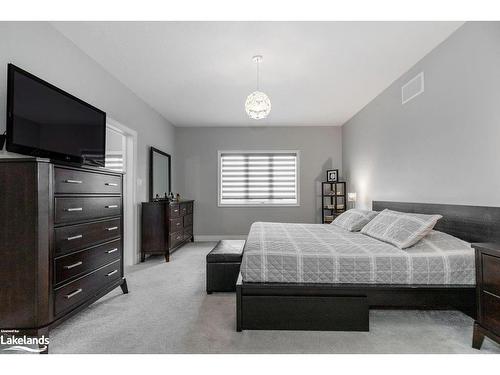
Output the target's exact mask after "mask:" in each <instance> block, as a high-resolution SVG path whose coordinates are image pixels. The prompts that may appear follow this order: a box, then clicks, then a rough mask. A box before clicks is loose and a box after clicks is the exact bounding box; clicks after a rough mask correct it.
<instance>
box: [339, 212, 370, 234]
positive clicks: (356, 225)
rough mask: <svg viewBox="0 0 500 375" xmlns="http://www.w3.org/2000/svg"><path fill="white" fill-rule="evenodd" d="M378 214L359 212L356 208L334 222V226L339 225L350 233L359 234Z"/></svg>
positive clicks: (341, 215)
mask: <svg viewBox="0 0 500 375" xmlns="http://www.w3.org/2000/svg"><path fill="white" fill-rule="evenodd" d="M377 214H378V212H375V211H368V210H358V209H356V208H353V209H350V210H347V211H346V212H344V213H342V214H340V215H339V216H337V217H336V218H335V220H333V221H332V224H334V225H337V226H339V227H341V228H344V229H345V230H348V231H349V232H358V231H360V230H361V228H363V227H364V226H365V225H366V224H368V223H369V222H370V220H372V219H373V218H374V217H375V216H377Z"/></svg>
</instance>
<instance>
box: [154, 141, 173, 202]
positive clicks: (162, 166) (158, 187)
mask: <svg viewBox="0 0 500 375" xmlns="http://www.w3.org/2000/svg"><path fill="white" fill-rule="evenodd" d="M170 167H171V166H170V155H169V154H167V153H166V152H163V151H161V150H158V149H157V148H154V147H151V150H150V154H149V201H150V202H152V201H154V200H155V198H156V196H157V195H158V197H159V198H161V199H163V198H165V194H168V193H170V192H171V191H172V183H171V174H170Z"/></svg>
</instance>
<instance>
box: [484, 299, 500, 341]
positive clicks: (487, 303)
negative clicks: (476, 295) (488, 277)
mask: <svg viewBox="0 0 500 375" xmlns="http://www.w3.org/2000/svg"><path fill="white" fill-rule="evenodd" d="M481 293H482V294H481V298H482V306H481V309H482V310H481V315H482V316H481V318H482V322H481V324H482V325H483V326H484V327H486V328H487V329H489V330H491V331H493V332H494V333H496V334H497V335H500V297H499V296H495V295H493V294H490V293H488V292H481Z"/></svg>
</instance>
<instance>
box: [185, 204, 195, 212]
mask: <svg viewBox="0 0 500 375" xmlns="http://www.w3.org/2000/svg"><path fill="white" fill-rule="evenodd" d="M186 209H187V213H188V214H192V213H193V203H192V202H191V203H186Z"/></svg>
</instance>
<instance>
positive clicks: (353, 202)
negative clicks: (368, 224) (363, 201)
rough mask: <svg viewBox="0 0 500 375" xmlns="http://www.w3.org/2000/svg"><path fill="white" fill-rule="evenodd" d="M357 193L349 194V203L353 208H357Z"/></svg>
mask: <svg viewBox="0 0 500 375" xmlns="http://www.w3.org/2000/svg"><path fill="white" fill-rule="evenodd" d="M356 199H357V195H356V193H347V202H351V208H356Z"/></svg>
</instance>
